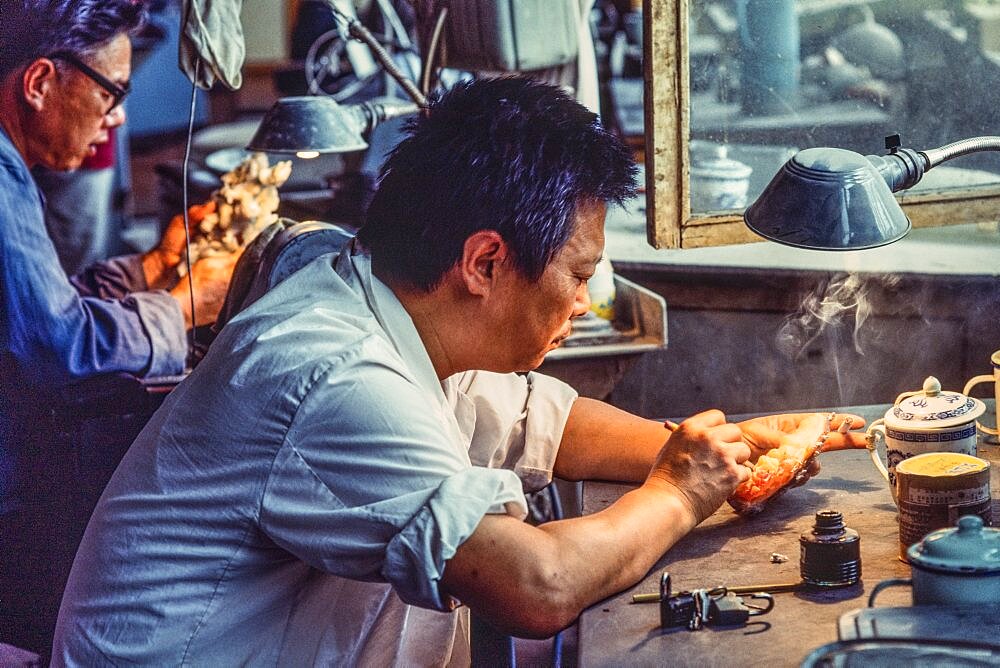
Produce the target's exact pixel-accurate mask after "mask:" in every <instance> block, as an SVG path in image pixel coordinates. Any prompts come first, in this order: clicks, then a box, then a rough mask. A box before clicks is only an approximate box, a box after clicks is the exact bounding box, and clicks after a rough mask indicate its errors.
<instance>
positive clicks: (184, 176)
mask: <svg viewBox="0 0 1000 668" xmlns="http://www.w3.org/2000/svg"><path fill="white" fill-rule="evenodd" d="M199 64H201V60H200V59H196V60H195V61H194V75H193V76H192V77H191V110H190V112H189V114H188V131H187V141H186V142H185V145H184V163H183V166H182V167H181V180H182V182H183V183H182V185H181V200H182V206H183V207H184V210H183V216H184V263H185V264H186V265H187V280H188V293H189V294H188V296H189V297H190V298H191V350H190V351H189V357H193V356H194V353H195V345H196V344H197V343H198V340H197V337H198V323H197V321H196V320H195V314H194V276H193V275H192V274H191V232H190V229H189V227H188V226H189V224H190V221H189V220H188V163H189V162H190V161H191V137H192V136H193V135H194V111H195V104H196V102H197V100H198V65H199Z"/></svg>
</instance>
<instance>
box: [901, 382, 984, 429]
mask: <svg viewBox="0 0 1000 668" xmlns="http://www.w3.org/2000/svg"><path fill="white" fill-rule="evenodd" d="M904 397H905V398H904ZM984 412H986V404H984V403H983V402H982V401H980V400H979V399H975V398H973V397H967V396H965V395H964V394H962V393H961V392H948V391H946V390H942V389H941V382H940V381H939V380H938V379H937V378H935V377H934V376H928V377H927V379H926V380H925V381H924V387H923V389H922V390H921V391H919V392H904V393H903V394H901V395H899V397H897V399H896V403H895V404H894V405H893V407H892V408H890V409H889V410H888V411H887V412H886V414H885V422H886V424H887V425H888V426H890V427H905V428H909V429H914V428H916V429H936V428H939V427H954V426H955V425H960V424H965V423H967V422H972V421H973V420H975V419H976V418H978V417H979V416H980V415H982V414H983V413H984Z"/></svg>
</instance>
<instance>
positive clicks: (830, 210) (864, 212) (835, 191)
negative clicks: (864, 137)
mask: <svg viewBox="0 0 1000 668" xmlns="http://www.w3.org/2000/svg"><path fill="white" fill-rule="evenodd" d="M885 147H886V148H887V149H888V150H889V154H888V155H884V156H879V155H869V156H862V155H861V154H859V153H854V152H853V151H847V150H844V149H839V148H809V149H805V150H804V151H799V152H798V153H796V154H795V155H794V156H792V158H791V159H790V160H789V161H788V162H787V163H785V165H784V166H783V167H782V168H781V169H780V170H779V171H778V173H777V174H775V176H774V178H773V179H771V182H770V183H769V184H768V186H767V188H765V189H764V192H763V193H761V195H760V197H758V198H757V201H756V202H754V203H753V204H751V205H750V208H748V209H747V210H746V212H745V213H744V214H743V221H744V222H745V223H746V225H747V227H749V228H750V229H751V230H753V231H754V232H756V233H757V234H759V235H760V236H762V237H765V238H767V239H770V240H771V241H776V242H778V243H781V244H785V245H787V246H796V247H799V248H809V249H813V250H861V249H865V248H875V247H877V246H884V245H885V244H890V243H892V242H893V241H898V240H899V239H901V238H903V237H904V236H905V235H906V233H907V232H909V231H910V220H909V219H908V218H907V217H906V214H904V213H903V210H902V209H901V208H900V206H899V203H898V202H897V201H896V198H895V197H893V196H892V193H893V192H896V191H899V190H905V189H907V188H911V187H912V186H914V185H915V184H916V183H917V182H918V181H920V179H921V178H922V177H923V175H924V172H926V171H927V170H928V169H930V168H931V167H934V166H936V165H939V164H941V163H942V162H945V161H946V160H951V159H952V158H957V157H959V156H963V155H968V154H970V153H978V152H979V151H998V150H1000V137H992V136H989V137H973V138H970V139H963V140H961V141H957V142H953V143H951V144H947V145H945V146H942V147H940V148H936V149H931V150H928V151H915V150H913V149H909V148H900V141H899V135H891V136H889V137H887V138H886V140H885Z"/></svg>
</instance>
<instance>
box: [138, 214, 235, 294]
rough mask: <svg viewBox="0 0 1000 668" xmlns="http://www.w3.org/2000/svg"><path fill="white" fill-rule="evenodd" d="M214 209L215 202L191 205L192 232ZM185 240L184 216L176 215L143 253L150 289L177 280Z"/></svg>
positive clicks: (189, 227)
mask: <svg viewBox="0 0 1000 668" xmlns="http://www.w3.org/2000/svg"><path fill="white" fill-rule="evenodd" d="M214 212H215V202H206V203H205V204H195V205H194V206H190V207H188V229H189V230H191V231H193V230H194V229H195V228H197V227H198V225H200V224H201V221H203V220H205V216H207V215H208V214H210V213H214ZM185 243H186V237H185V235H184V216H183V215H181V214H177V215H176V216H174V217H173V218H171V219H170V223H168V224H167V229H166V230H164V232H163V237H162V238H161V239H160V244H159V245H158V246H157V247H156V248H154V249H152V250H150V251H149V252H148V253H146V254H145V255H143V256H142V269H143V273H144V274H145V275H146V284H147V285H148V286H149V289H151V290H157V289H169V288H171V287H173V285H174V282H175V281H176V279H177V265H178V264H179V263H180V262H181V260H183V259H184V251H185ZM227 280H228V279H227ZM189 310H190V309H189Z"/></svg>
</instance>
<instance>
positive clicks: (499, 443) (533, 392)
mask: <svg viewBox="0 0 1000 668" xmlns="http://www.w3.org/2000/svg"><path fill="white" fill-rule="evenodd" d="M445 392H446V394H447V395H448V397H449V400H450V401H452V402H453V403H454V404H455V405H456V413H457V414H458V415H459V418H460V422H461V423H463V428H466V429H468V430H469V433H468V434H467V436H468V438H469V441H470V447H469V457H470V459H471V461H472V463H473V464H476V465H478V466H488V467H491V468H505V469H511V470H513V471H514V472H515V473H517V475H518V477H519V478H520V479H521V482H522V483H523V484H524V487H525V490H526V491H529V492H533V491H537V490H539V489H541V488H543V487H545V485H547V484H549V483H550V482H551V481H552V472H553V469H554V467H555V461H556V455H557V454H558V452H559V442H560V441H561V440H562V434H563V429H564V428H565V426H566V420H567V419H568V418H569V412H570V409H571V408H572V407H573V402H574V401H576V398H577V392H576V390H574V389H573V388H572V387H570V386H569V385H567V384H566V383H564V382H562V381H561V380H558V379H556V378H552V377H551V376H546V375H545V374H541V373H535V372H531V373H528V374H513V373H507V374H501V373H493V372H489V371H468V372H465V373H461V374H456V375H455V376H452V377H450V378H448V379H447V381H446V382H445ZM463 415H464V419H463Z"/></svg>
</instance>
